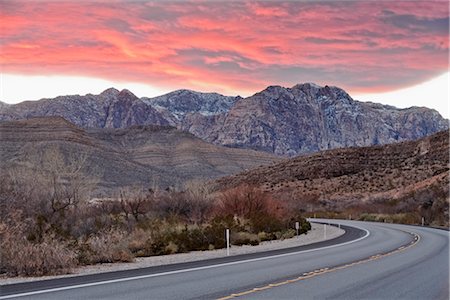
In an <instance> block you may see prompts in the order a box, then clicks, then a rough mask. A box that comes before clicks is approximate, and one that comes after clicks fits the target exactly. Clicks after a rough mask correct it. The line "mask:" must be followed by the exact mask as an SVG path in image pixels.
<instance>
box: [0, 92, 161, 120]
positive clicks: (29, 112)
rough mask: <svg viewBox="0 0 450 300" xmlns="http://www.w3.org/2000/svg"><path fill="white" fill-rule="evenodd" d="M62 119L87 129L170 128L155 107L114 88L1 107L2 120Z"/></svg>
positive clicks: (0, 118)
mask: <svg viewBox="0 0 450 300" xmlns="http://www.w3.org/2000/svg"><path fill="white" fill-rule="evenodd" d="M47 116H59V117H63V118H64V119H66V120H68V121H70V122H72V123H74V124H76V125H78V126H81V127H85V128H126V127H129V126H133V125H148V124H151V125H169V122H168V121H167V120H166V119H165V118H164V117H163V116H162V115H161V113H159V112H158V111H157V110H156V109H154V108H153V107H151V106H149V105H147V104H145V103H144V102H143V101H142V100H140V99H139V98H137V97H136V96H135V95H134V94H133V93H131V92H130V91H128V90H122V91H120V92H119V91H118V90H116V89H114V88H110V89H107V90H105V91H104V92H103V93H101V94H99V95H92V94H88V95H86V96H79V95H73V96H59V97H56V98H54V99H42V100H39V101H25V102H21V103H18V104H15V105H10V106H8V107H0V120H3V121H8V120H20V119H28V118H33V117H47Z"/></svg>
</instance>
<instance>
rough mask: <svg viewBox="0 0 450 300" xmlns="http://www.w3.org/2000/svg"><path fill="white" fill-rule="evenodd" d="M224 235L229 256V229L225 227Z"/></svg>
mask: <svg viewBox="0 0 450 300" xmlns="http://www.w3.org/2000/svg"><path fill="white" fill-rule="evenodd" d="M225 236H226V240H227V256H230V229H228V228H227V229H226V231H225Z"/></svg>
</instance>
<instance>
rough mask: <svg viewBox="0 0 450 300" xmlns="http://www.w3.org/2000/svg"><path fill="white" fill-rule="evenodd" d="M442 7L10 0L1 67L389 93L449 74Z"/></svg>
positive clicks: (1, 6) (0, 6)
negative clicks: (310, 84)
mask: <svg viewBox="0 0 450 300" xmlns="http://www.w3.org/2000/svg"><path fill="white" fill-rule="evenodd" d="M448 13H449V11H448V3H445V2H429V1H414V2H403V1H402V2H393V1H389V2H385V1H381V2H366V1H360V2H356V1H355V2H353V1H342V2H336V1H333V2H320V3H316V2H283V3H280V2H246V3H245V2H232V1H231V2H228V3H217V2H190V3H189V2H170V3H161V2H147V3H145V2H120V1H119V2H112V3H110V2H103V3H100V2H89V3H87V2H75V1H74V2H48V3H43V2H30V1H23V2H21V1H19V2H17V1H12V0H11V1H3V2H1V3H0V18H1V20H2V26H1V27H0V38H1V49H2V56H1V58H0V59H1V60H0V63H1V64H2V68H3V72H10V73H22V74H60V75H66V74H67V75H69V74H70V75H73V74H76V75H89V76H96V77H101V78H105V79H114V80H123V81H137V82H141V83H149V84H151V85H153V86H161V87H164V88H182V87H187V88H192V89H202V90H205V89H209V90H218V91H221V92H226V93H229V94H235V93H240V92H249V91H257V90H259V89H261V88H264V87H265V86H267V85H269V84H282V85H285V86H290V85H293V84H295V83H297V82H303V81H316V82H318V83H324V84H333V85H338V86H342V87H344V88H348V89H351V90H353V91H357V92H374V91H385V90H389V89H396V88H401V87H406V86H409V85H413V84H417V83H419V82H421V81H424V80H427V79H429V78H431V77H433V76H436V75H438V74H440V73H442V72H444V71H445V70H447V68H448V49H449V42H448ZM208 87H209V88H208Z"/></svg>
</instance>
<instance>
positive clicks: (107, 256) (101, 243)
mask: <svg viewBox="0 0 450 300" xmlns="http://www.w3.org/2000/svg"><path fill="white" fill-rule="evenodd" d="M80 250H81V251H80V255H79V260H81V261H82V262H83V263H88V264H95V263H112V262H131V261H133V259H134V257H133V255H132V253H131V251H130V250H129V248H128V243H127V234H126V233H124V232H122V231H118V230H112V229H111V230H108V231H104V232H101V233H99V234H98V235H95V236H93V237H91V238H89V239H88V240H87V241H86V242H85V243H84V244H83V245H82V246H81V247H80Z"/></svg>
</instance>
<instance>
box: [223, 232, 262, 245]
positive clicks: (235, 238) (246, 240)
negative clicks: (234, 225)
mask: <svg viewBox="0 0 450 300" xmlns="http://www.w3.org/2000/svg"><path fill="white" fill-rule="evenodd" d="M230 240H231V244H233V245H236V246H241V245H252V246H256V245H259V242H260V240H259V238H258V235H257V234H254V233H249V232H242V231H241V232H232V233H231V237H230Z"/></svg>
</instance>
